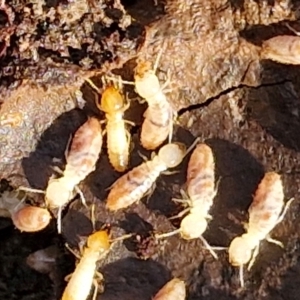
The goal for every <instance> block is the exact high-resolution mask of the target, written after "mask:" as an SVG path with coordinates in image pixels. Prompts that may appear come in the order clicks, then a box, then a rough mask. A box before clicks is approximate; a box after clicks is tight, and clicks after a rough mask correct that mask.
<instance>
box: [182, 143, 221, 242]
mask: <svg viewBox="0 0 300 300" xmlns="http://www.w3.org/2000/svg"><path fill="white" fill-rule="evenodd" d="M216 193H217V191H216V189H215V162H214V157H213V153H212V150H211V148H210V147H209V146H208V145H206V144H199V145H197V147H196V149H195V150H194V151H193V154H192V155H191V158H190V161H189V165H188V170H187V194H188V197H189V199H188V203H189V205H190V211H189V214H188V215H187V216H185V217H184V218H183V219H182V221H181V224H180V234H181V236H182V237H183V238H185V239H195V238H199V237H201V236H202V234H203V233H204V231H205V230H206V228H207V219H208V218H209V217H210V216H209V210H210V208H211V206H212V205H213V200H214V198H215V196H216Z"/></svg>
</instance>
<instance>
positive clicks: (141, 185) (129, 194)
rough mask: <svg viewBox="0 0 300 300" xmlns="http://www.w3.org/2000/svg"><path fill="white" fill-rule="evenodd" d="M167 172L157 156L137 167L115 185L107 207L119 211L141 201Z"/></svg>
mask: <svg viewBox="0 0 300 300" xmlns="http://www.w3.org/2000/svg"><path fill="white" fill-rule="evenodd" d="M165 170H166V166H165V165H164V164H162V163H161V162H160V160H159V159H158V157H157V156H156V157H155V158H154V159H153V160H150V161H147V162H144V163H142V164H141V165H139V166H138V167H135V168H134V169H132V170H131V171H129V172H128V173H127V174H125V175H123V176H122V177H120V178H119V179H118V180H117V181H116V182H115V183H114V185H113V187H112V189H111V191H110V193H109V195H108V197H107V203H106V207H107V208H108V209H110V210H118V209H122V208H126V207H128V206H130V205H131V204H133V203H134V202H136V201H139V200H140V199H141V198H142V197H143V196H144V195H145V193H146V192H147V191H148V190H149V189H150V188H151V187H152V185H153V183H154V182H155V181H156V179H157V177H158V176H159V175H160V173H161V172H162V171H165Z"/></svg>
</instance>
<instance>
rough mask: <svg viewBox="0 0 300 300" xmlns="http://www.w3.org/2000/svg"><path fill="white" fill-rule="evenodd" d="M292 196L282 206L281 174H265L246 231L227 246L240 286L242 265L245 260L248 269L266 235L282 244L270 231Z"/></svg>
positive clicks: (244, 263)
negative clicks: (238, 275)
mask: <svg viewBox="0 0 300 300" xmlns="http://www.w3.org/2000/svg"><path fill="white" fill-rule="evenodd" d="M293 200H294V199H293V198H292V199H290V200H289V201H288V202H287V203H286V205H285V207H284V192H283V185H282V181H281V178H280V175H279V174H277V173H275V172H268V173H266V174H265V176H264V177H263V179H262V181H261V182H260V184H259V186H258V188H257V190H256V193H255V196H254V199H253V202H252V204H251V205H250V207H249V210H248V212H249V223H248V224H247V226H246V231H247V232H246V233H244V234H243V235H242V236H238V237H236V238H235V239H233V241H232V242H231V244H230V246H229V250H228V252H229V262H230V263H231V265H233V266H236V267H240V282H241V286H242V287H243V286H244V278H243V266H244V265H246V264H248V270H250V269H251V267H252V266H253V264H254V261H255V258H256V256H257V255H258V252H259V244H260V242H261V241H263V240H264V239H266V240H267V241H268V242H270V243H274V244H276V245H279V246H281V247H283V245H282V243H281V242H280V241H277V240H274V239H272V238H271V237H270V236H269V233H270V231H271V230H273V228H274V227H275V226H276V225H277V224H278V223H280V222H281V221H282V220H283V218H284V215H285V214H286V212H287V210H288V208H289V206H290V204H291V202H292V201H293Z"/></svg>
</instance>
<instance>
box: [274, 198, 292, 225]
mask: <svg viewBox="0 0 300 300" xmlns="http://www.w3.org/2000/svg"><path fill="white" fill-rule="evenodd" d="M294 200H295V198H291V199H290V200H289V201H288V202H287V203H286V204H285V206H284V209H283V211H282V213H281V214H280V216H279V218H278V219H277V221H276V225H277V224H278V223H280V222H281V221H282V220H283V218H284V216H285V214H286V213H287V211H288V209H289V208H290V206H291V204H292V202H293V201H294Z"/></svg>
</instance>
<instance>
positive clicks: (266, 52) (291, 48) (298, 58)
mask: <svg viewBox="0 0 300 300" xmlns="http://www.w3.org/2000/svg"><path fill="white" fill-rule="evenodd" d="M286 26H287V27H288V28H289V29H290V30H292V31H293V32H294V33H295V34H297V35H298V36H292V35H279V36H275V37H273V38H271V39H268V40H266V41H265V42H263V44H262V57H263V58H265V59H271V60H274V61H277V62H279V63H282V64H291V65H299V64H300V37H299V33H298V32H297V31H296V30H295V29H293V28H292V27H290V26H289V25H288V24H286Z"/></svg>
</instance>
